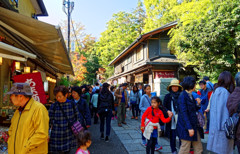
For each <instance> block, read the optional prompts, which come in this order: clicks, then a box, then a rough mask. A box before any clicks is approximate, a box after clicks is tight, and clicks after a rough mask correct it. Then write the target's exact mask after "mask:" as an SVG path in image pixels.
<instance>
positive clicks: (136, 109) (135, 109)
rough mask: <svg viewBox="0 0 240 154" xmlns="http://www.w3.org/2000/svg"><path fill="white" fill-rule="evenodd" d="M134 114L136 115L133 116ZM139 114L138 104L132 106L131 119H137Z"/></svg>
mask: <svg viewBox="0 0 240 154" xmlns="http://www.w3.org/2000/svg"><path fill="white" fill-rule="evenodd" d="M135 112H136V114H135ZM138 114H139V105H138V104H136V103H135V104H132V116H133V117H138Z"/></svg>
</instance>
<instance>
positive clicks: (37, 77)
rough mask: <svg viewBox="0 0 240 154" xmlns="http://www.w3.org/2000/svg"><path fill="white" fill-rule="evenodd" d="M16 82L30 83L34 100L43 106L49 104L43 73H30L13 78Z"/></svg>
mask: <svg viewBox="0 0 240 154" xmlns="http://www.w3.org/2000/svg"><path fill="white" fill-rule="evenodd" d="M13 80H14V82H22V83H29V85H30V86H31V89H32V93H33V96H32V97H33V99H34V100H36V101H38V102H41V103H43V104H46V103H47V99H46V96H45V92H44V87H43V82H42V77H41V73H40V72H38V73H29V74H22V75H15V76H13Z"/></svg>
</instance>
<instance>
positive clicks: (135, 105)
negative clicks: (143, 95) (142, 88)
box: [130, 86, 140, 120]
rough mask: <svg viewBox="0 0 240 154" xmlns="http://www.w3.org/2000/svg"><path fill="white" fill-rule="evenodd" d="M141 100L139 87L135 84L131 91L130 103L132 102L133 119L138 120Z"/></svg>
mask: <svg viewBox="0 0 240 154" xmlns="http://www.w3.org/2000/svg"><path fill="white" fill-rule="evenodd" d="M139 101H140V99H139V93H138V88H137V86H133V90H132V91H131V93H130V104H131V109H132V119H136V120H138V113H139ZM135 113H136V114H135Z"/></svg>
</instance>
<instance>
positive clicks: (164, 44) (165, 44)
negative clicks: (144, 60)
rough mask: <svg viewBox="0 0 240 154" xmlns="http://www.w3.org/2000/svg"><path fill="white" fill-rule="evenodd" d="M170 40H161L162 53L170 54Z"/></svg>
mask: <svg viewBox="0 0 240 154" xmlns="http://www.w3.org/2000/svg"><path fill="white" fill-rule="evenodd" d="M168 42H169V40H167V39H166V40H160V48H161V52H160V53H161V54H170V50H169V49H168Z"/></svg>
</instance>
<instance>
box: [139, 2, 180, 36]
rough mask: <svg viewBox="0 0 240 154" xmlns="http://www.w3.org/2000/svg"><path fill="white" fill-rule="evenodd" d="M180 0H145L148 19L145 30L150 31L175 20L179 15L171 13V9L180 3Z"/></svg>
mask: <svg viewBox="0 0 240 154" xmlns="http://www.w3.org/2000/svg"><path fill="white" fill-rule="evenodd" d="M181 2H182V1H180V0H144V2H143V3H144V6H145V8H146V16H147V17H146V19H145V23H146V24H145V26H144V32H149V31H151V30H154V29H156V28H159V27H161V26H162V25H165V24H167V23H169V22H172V21H175V20H176V19H177V15H176V14H175V13H171V10H172V9H173V8H174V7H175V6H177V5H180V4H181Z"/></svg>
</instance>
